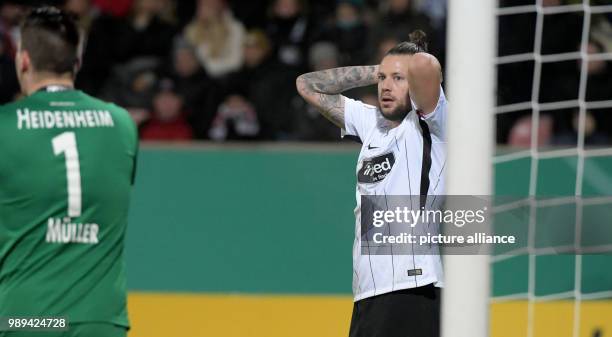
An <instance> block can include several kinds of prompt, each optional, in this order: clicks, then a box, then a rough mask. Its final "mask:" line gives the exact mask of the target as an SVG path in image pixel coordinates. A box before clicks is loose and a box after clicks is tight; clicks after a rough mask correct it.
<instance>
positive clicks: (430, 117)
mask: <svg viewBox="0 0 612 337" xmlns="http://www.w3.org/2000/svg"><path fill="white" fill-rule="evenodd" d="M446 104H447V102H446V96H445V95H444V90H443V89H442V88H440V97H439V98H438V105H436V108H435V109H434V111H433V112H432V113H430V114H427V115H424V116H423V120H424V121H425V122H426V123H427V126H428V127H429V132H430V133H431V138H432V141H433V142H446V115H447V111H446V109H447V107H446Z"/></svg>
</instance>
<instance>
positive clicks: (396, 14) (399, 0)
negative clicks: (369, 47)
mask: <svg viewBox="0 0 612 337" xmlns="http://www.w3.org/2000/svg"><path fill="white" fill-rule="evenodd" d="M381 8H382V10H381V15H380V17H379V18H378V20H377V25H376V26H375V27H374V32H373V42H374V43H373V44H377V43H378V42H379V41H381V40H382V39H384V38H387V37H390V36H392V37H394V38H396V39H397V40H399V41H404V40H408V34H409V33H410V32H412V31H414V30H416V29H420V30H422V31H424V32H425V33H426V34H427V35H428V36H438V34H436V32H435V31H434V29H433V27H432V25H431V22H430V21H429V18H428V17H427V16H426V15H424V14H422V13H420V12H418V11H417V10H416V9H415V8H416V6H415V4H414V3H413V0H387V1H383V2H382V3H381ZM428 48H429V50H430V52H432V53H433V54H435V55H437V54H438V53H439V52H440V49H441V48H439V47H438V45H437V43H436V41H431V43H430V45H429V46H428Z"/></svg>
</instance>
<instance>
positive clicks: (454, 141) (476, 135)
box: [441, 0, 497, 337]
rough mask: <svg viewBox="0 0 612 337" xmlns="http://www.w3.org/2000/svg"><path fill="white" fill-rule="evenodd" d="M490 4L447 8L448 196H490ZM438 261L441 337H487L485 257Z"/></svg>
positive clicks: (477, 1)
mask: <svg viewBox="0 0 612 337" xmlns="http://www.w3.org/2000/svg"><path fill="white" fill-rule="evenodd" d="M496 3H497V1H491V0H469V1H461V0H450V1H449V2H448V5H449V12H448V13H449V15H448V29H447V31H448V43H447V53H448V57H447V66H446V73H447V77H448V82H447V91H448V97H449V115H448V120H447V123H448V147H447V150H448V164H447V165H448V171H447V172H448V173H447V174H448V175H447V179H448V185H447V194H449V195H482V196H484V195H491V192H492V170H493V166H492V159H493V156H494V153H493V152H494V133H493V132H494V131H493V130H494V127H493V126H494V120H493V116H494V114H493V111H494V93H495V63H494V62H495V56H496V48H495V47H496V44H495V39H496V34H497V25H496V12H495V8H496ZM443 259H444V270H445V282H444V284H445V287H444V290H443V295H442V317H441V332H442V336H443V337H465V336H470V337H485V336H488V335H489V315H488V311H489V292H490V267H489V256H487V255H447V256H444V257H443Z"/></svg>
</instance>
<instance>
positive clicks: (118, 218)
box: [0, 7, 138, 337]
mask: <svg viewBox="0 0 612 337" xmlns="http://www.w3.org/2000/svg"><path fill="white" fill-rule="evenodd" d="M79 41H80V38H79V33H78V29H77V26H76V24H75V22H74V21H73V19H72V18H71V17H69V16H68V15H67V14H65V13H64V12H62V11H60V10H58V9H56V8H53V7H41V8H38V9H34V10H33V11H32V12H31V13H30V14H29V15H27V17H26V18H25V19H24V21H23V23H22V25H21V37H20V41H19V45H18V50H17V54H16V62H15V63H16V70H17V77H18V79H19V83H20V85H21V89H22V92H23V94H24V95H26V97H25V98H23V99H21V100H19V101H17V102H14V103H12V104H8V105H5V106H2V107H0V158H2V160H0V186H2V187H1V188H0V317H2V318H3V319H7V318H11V317H29V318H33V319H35V318H42V317H50V316H53V317H62V318H65V319H67V325H68V330H67V331H45V332H42V331H36V332H34V331H28V330H25V329H23V328H22V329H11V330H10V331H0V336H2V337H13V336H38V337H47V336H71V337H72V336H86V337H121V336H126V332H127V329H128V327H129V323H128V318H127V309H126V280H125V267H124V236H125V231H126V225H127V216H128V204H129V197H130V190H131V185H132V180H133V174H134V169H135V159H136V153H137V147H138V138H137V132H136V127H135V125H134V123H133V122H132V120H131V118H130V116H129V115H128V113H127V112H126V111H125V110H124V109H122V108H119V107H117V106H115V105H113V104H108V103H105V102H102V101H100V100H97V99H95V98H93V97H91V96H88V95H86V94H85V93H83V92H81V91H79V90H75V89H74V87H73V82H74V76H75V73H76V70H77V67H78V64H79V55H78V50H79ZM7 322H8V320H7V321H6V322H5V323H7ZM55 323H57V322H55ZM61 325H62V324H52V327H61ZM5 328H6V324H5Z"/></svg>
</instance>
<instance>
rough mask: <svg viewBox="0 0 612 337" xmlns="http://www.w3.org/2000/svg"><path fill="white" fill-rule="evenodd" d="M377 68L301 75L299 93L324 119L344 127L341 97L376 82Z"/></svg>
mask: <svg viewBox="0 0 612 337" xmlns="http://www.w3.org/2000/svg"><path fill="white" fill-rule="evenodd" d="M377 73H378V66H357V67H342V68H334V69H329V70H322V71H315V72H311V73H307V74H303V75H301V76H300V77H298V79H297V87H298V91H299V93H300V94H301V95H302V96H303V97H304V98H305V99H306V100H307V101H308V102H309V103H310V104H313V105H314V106H316V107H317V108H318V109H319V111H321V114H322V115H323V116H325V118H327V119H329V120H330V121H331V122H332V123H334V124H336V125H337V126H339V127H341V128H343V127H344V99H343V98H342V96H340V93H342V92H344V91H346V90H349V89H352V88H357V87H363V86H367V85H372V84H375V83H376V82H377Z"/></svg>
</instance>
